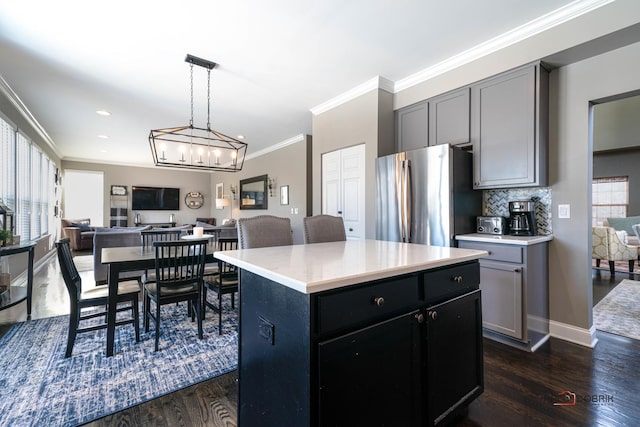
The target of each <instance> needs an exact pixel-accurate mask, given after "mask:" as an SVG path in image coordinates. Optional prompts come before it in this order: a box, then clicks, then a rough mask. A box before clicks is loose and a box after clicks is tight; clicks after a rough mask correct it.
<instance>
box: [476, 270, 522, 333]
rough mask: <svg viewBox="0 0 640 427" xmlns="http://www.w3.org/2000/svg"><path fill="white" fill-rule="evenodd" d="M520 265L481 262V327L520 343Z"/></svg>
mask: <svg viewBox="0 0 640 427" xmlns="http://www.w3.org/2000/svg"><path fill="white" fill-rule="evenodd" d="M522 268H523V267H522V265H519V264H508V263H504V262H491V261H481V262H480V289H481V290H482V326H483V327H485V328H487V329H490V330H492V331H495V332H499V333H501V334H504V335H508V336H510V337H513V338H517V339H519V340H521V339H522V338H523V336H524V332H523V328H522V273H523V272H522Z"/></svg>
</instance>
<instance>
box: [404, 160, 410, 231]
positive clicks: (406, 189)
mask: <svg viewBox="0 0 640 427" xmlns="http://www.w3.org/2000/svg"><path fill="white" fill-rule="evenodd" d="M402 169H403V171H404V182H403V187H404V188H403V194H404V196H403V197H404V200H403V202H404V203H403V209H404V215H403V217H404V226H403V227H404V241H405V242H410V241H411V208H412V206H411V204H412V203H411V202H412V200H411V161H410V160H405V161H404V167H403V168H402Z"/></svg>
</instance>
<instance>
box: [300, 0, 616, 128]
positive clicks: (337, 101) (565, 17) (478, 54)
mask: <svg viewBox="0 0 640 427" xmlns="http://www.w3.org/2000/svg"><path fill="white" fill-rule="evenodd" d="M613 1H615V0H576V1H574V2H571V3H569V4H567V5H565V6H563V7H560V8H558V9H556V10H554V11H552V12H549V13H547V14H546V15H542V16H540V17H538V18H536V19H534V20H532V21H529V22H527V23H526V24H523V25H521V26H519V27H516V28H514V29H513V30H510V31H507V32H506V33H504V34H501V35H499V36H497V37H494V38H493V39H490V40H487V41H486V42H483V43H480V44H478V45H476V46H474V47H472V48H470V49H468V50H466V51H464V52H461V53H459V54H457V55H454V56H452V57H451V58H448V59H446V60H444V61H441V62H439V63H437V64H435V65H433V66H431V67H428V68H425V69H424V70H422V71H419V72H417V73H415V74H412V75H410V76H408V77H405V78H403V79H400V80H398V81H396V82H395V83H394V82H392V81H390V80H387V79H385V78H384V77H381V76H378V77H374V78H373V79H370V80H368V81H366V82H364V83H362V84H360V85H358V86H356V87H354V88H353V89H350V90H348V91H346V92H344V93H343V94H341V95H338V96H336V97H335V98H332V99H330V100H328V101H326V102H323V103H322V104H320V105H318V106H316V107H313V108H312V109H311V113H313V114H314V115H318V114H321V113H324V112H326V111H328V110H331V109H332V108H335V107H337V106H339V105H342V104H344V103H346V102H349V101H351V100H353V99H354V98H357V97H358V96H361V95H363V94H365V93H367V92H369V91H371V90H373V89H383V90H385V91H387V92H390V93H394V94H395V93H398V92H400V91H402V90H405V89H408V88H410V87H412V86H415V85H417V84H419V83H422V82H425V81H427V80H429V79H432V78H434V77H436V76H439V75H441V74H444V73H446V72H448V71H451V70H453V69H455V68H458V67H461V66H462V65H465V64H468V63H470V62H472V61H475V60H477V59H479V58H482V57H484V56H487V55H490V54H492V53H494V52H497V51H499V50H501V49H504V48H506V47H508V46H511V45H513V44H515V43H518V42H521V41H523V40H525V39H527V38H529V37H533V36H535V35H536V34H539V33H541V32H543V31H547V30H549V29H551V28H553V27H556V26H558V25H560V24H562V23H564V22H567V21H570V20H572V19H574V18H577V17H579V16H581V15H584V14H585V13H589V12H591V11H593V10H595V9H598V8H600V7H602V6H605V5H607V4H609V3H612V2H613Z"/></svg>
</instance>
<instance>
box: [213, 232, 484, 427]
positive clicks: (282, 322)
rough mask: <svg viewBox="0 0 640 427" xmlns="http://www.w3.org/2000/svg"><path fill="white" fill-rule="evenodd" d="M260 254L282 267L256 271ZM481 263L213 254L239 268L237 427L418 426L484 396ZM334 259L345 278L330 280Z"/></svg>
mask: <svg viewBox="0 0 640 427" xmlns="http://www.w3.org/2000/svg"><path fill="white" fill-rule="evenodd" d="M321 245H325V246H321ZM296 246H298V247H296ZM369 250H373V252H369ZM414 250H415V251H414ZM318 251H320V252H323V253H325V256H324V257H322V256H320V257H319V256H318V253H319V252H318ZM287 252H288V253H289V254H290V255H289V256H288V257H285V256H283V254H284V253H287ZM269 253H271V254H272V255H273V256H275V257H276V258H278V259H279V260H280V263H281V264H280V266H278V265H274V266H273V267H272V268H271V269H268V268H267V267H266V266H265V265H264V263H265V262H268V261H264V259H265V258H269ZM376 253H377V254H378V255H375V254H376ZM398 254H400V256H397V255H398ZM484 255H486V252H484V251H473V250H472V251H468V250H464V249H458V248H446V249H445V248H437V247H429V246H426V245H415V244H407V243H396V242H380V241H348V242H333V243H322V244H315V245H294V246H291V247H280V248H279V249H278V248H260V249H248V250H238V251H229V252H220V253H216V256H217V257H220V258H224V260H225V261H227V262H231V263H234V262H236V263H237V265H239V264H242V265H243V266H244V268H243V267H241V270H240V345H239V402H238V421H239V425H240V426H253V425H261V426H282V425H295V426H333V425H367V426H381V425H403V426H422V425H443V424H445V423H447V422H448V421H450V420H451V419H453V418H455V417H457V416H459V415H460V413H461V412H462V411H463V410H464V409H465V408H466V407H467V405H468V404H469V403H470V402H471V401H472V400H473V399H475V398H476V397H477V396H479V395H480V394H481V393H482V391H483V375H482V372H483V370H482V328H481V309H480V291H479V290H478V284H479V264H478V261H477V259H478V258H480V257H482V256H484ZM377 256H379V257H380V259H381V261H380V263H378V262H376V260H373V261H372V258H375V257H377ZM307 257H309V258H307ZM287 259H288V261H287ZM338 259H340V260H344V262H346V263H347V264H345V265H352V267H351V270H350V269H349V268H348V267H346V269H345V270H343V271H342V272H341V273H336V272H335V270H333V268H335V267H336V266H338V265H339V264H340V263H341V262H342V261H338ZM384 260H387V261H384ZM254 262H255V263H254ZM260 263H262V265H260ZM294 264H295V265H297V269H296V267H294ZM353 265H356V267H353ZM357 265H360V266H361V267H357ZM316 266H317V267H318V268H323V267H324V270H326V271H325V272H324V273H317V271H316V270H315V267H316ZM301 269H302V270H306V271H305V272H300V270H301ZM264 270H269V271H264ZM311 270H313V271H311ZM296 271H297V272H298V273H295V272H296ZM296 274H299V275H300V276H305V277H307V278H309V277H313V276H314V275H316V274H320V276H325V275H329V276H332V279H330V280H329V281H330V282H332V283H333V282H339V283H341V284H340V285H339V286H334V285H333V284H331V283H324V282H325V281H324V280H322V279H321V278H318V279H317V280H316V281H317V282H323V285H322V286H320V285H319V284H318V283H315V284H314V283H312V282H313V280H308V282H305V283H300V282H301V281H302V280H300V276H299V277H298V279H297V280H294V278H292V277H291V276H295V275H296ZM267 276H269V277H267ZM325 279H326V277H325ZM310 289H311V291H309V290H310ZM315 290H317V291H315ZM442 384H449V385H453V387H445V388H443V386H442Z"/></svg>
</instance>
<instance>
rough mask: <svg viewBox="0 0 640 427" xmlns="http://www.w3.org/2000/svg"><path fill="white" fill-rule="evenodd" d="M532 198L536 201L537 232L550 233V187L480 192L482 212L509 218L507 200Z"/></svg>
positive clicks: (487, 214)
mask: <svg viewBox="0 0 640 427" xmlns="http://www.w3.org/2000/svg"><path fill="white" fill-rule="evenodd" d="M517 200H533V201H535V202H536V223H537V225H538V234H543V235H546V234H551V233H552V230H551V188H549V187H538V188H512V189H502V190H484V191H483V194H482V214H483V215H486V216H503V217H505V218H509V202H513V201H517Z"/></svg>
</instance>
